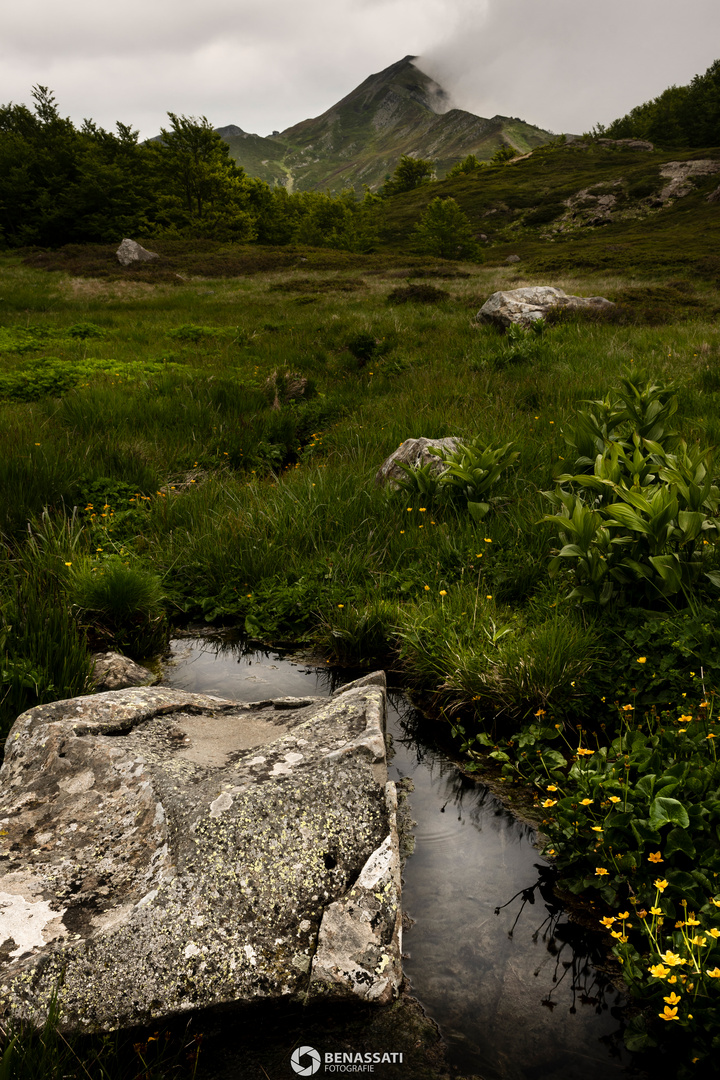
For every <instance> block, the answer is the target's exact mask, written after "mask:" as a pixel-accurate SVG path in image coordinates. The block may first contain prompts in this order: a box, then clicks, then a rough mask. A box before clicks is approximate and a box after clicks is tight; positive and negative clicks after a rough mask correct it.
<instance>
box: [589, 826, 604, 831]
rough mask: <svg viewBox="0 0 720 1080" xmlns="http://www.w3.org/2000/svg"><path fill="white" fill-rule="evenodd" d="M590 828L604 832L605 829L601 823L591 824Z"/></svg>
mask: <svg viewBox="0 0 720 1080" xmlns="http://www.w3.org/2000/svg"><path fill="white" fill-rule="evenodd" d="M590 828H591V829H592V831H593V832H602V831H603V830H602V826H600V825H591V826H590Z"/></svg>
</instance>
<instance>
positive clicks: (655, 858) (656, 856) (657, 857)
mask: <svg viewBox="0 0 720 1080" xmlns="http://www.w3.org/2000/svg"><path fill="white" fill-rule="evenodd" d="M648 862H654V863H660V862H663V857H662V853H661V852H659V851H651V852H650V854H649V855H648Z"/></svg>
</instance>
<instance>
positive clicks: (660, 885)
mask: <svg viewBox="0 0 720 1080" xmlns="http://www.w3.org/2000/svg"><path fill="white" fill-rule="evenodd" d="M653 885H654V886H655V888H656V889H657V890H658V891H659V892H664V891H665V889H667V887H668V883H667V881H666V880H665V878H658V879H657V881H653Z"/></svg>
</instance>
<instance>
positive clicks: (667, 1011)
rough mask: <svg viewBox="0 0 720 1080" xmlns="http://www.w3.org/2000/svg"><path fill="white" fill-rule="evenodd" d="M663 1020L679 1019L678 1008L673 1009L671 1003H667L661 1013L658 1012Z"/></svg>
mask: <svg viewBox="0 0 720 1080" xmlns="http://www.w3.org/2000/svg"><path fill="white" fill-rule="evenodd" d="M658 1016H659V1017H660V1019H661V1020H678V1019H679V1017H678V1014H677V1009H671V1008H670V1006H669V1005H666V1006H665V1008H664V1009H663V1011H662V1012H661V1013H658Z"/></svg>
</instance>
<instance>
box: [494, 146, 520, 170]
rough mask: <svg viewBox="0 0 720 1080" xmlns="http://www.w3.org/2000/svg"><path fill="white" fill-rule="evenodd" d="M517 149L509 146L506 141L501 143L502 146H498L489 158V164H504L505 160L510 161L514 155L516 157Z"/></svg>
mask: <svg viewBox="0 0 720 1080" xmlns="http://www.w3.org/2000/svg"><path fill="white" fill-rule="evenodd" d="M517 153H518V152H517V150H516V149H515V147H514V146H510V145H509V144H508V143H503V144H502V146H498V148H497V150H496V151H495V153H494V154H493V156H492V157H491V158H490V164H491V165H505V163H506V162H508V161H512V159H513V158H514V157H517Z"/></svg>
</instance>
